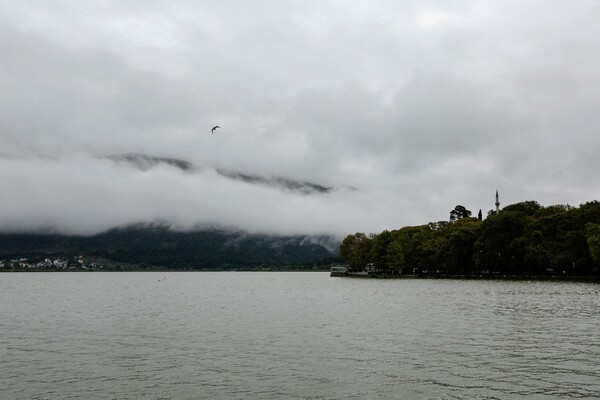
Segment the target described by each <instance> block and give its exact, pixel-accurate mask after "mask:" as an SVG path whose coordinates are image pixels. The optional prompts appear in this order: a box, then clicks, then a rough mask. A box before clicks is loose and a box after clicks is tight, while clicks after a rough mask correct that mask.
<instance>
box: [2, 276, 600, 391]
mask: <svg viewBox="0 0 600 400" xmlns="http://www.w3.org/2000/svg"><path fill="white" fill-rule="evenodd" d="M0 398H1V399H28V400H29V399H463V398H470V399H521V398H528V399H554V398H577V399H581V398H589V399H592V398H594V399H597V398H600V285H598V284H593V283H568V282H531V281H519V282H514V281H460V280H413V279H406V280H374V279H349V278H331V277H329V276H328V274H326V273H249V272H246V273H244V272H219V273H208V272H196V273H193V272H189V273H186V272H178V273H175V272H174V273H168V272H166V273H165V272H160V273H159V272H152V273H144V272H134V273H126V272H120V273H108V272H107V273H3V274H0Z"/></svg>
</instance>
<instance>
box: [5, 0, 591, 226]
mask: <svg viewBox="0 0 600 400" xmlns="http://www.w3.org/2000/svg"><path fill="white" fill-rule="evenodd" d="M0 5H1V6H2V8H3V13H2V15H0V45H1V47H2V48H3V52H2V54H1V55H0V84H1V85H2V89H3V90H2V91H1V92H0V93H1V94H0V154H2V157H0V166H1V169H0V184H1V185H2V187H3V188H6V189H3V193H9V194H8V195H7V194H3V196H2V197H1V198H0V206H1V207H0V229H2V230H7V229H30V230H33V229H56V230H61V231H76V232H88V233H89V232H96V231H99V230H102V229H108V228H110V227H113V226H117V225H122V224H128V223H135V222H148V221H154V220H167V221H170V222H172V223H173V224H176V225H177V224H179V225H180V226H181V227H182V228H189V227H192V226H196V225H202V224H213V225H223V226H232V227H239V228H243V229H247V230H249V231H261V232H264V231H269V232H281V233H290V232H291V233H305V232H311V233H335V234H336V235H343V234H344V233H346V232H353V231H380V230H382V229H385V228H388V229H390V228H395V227H399V226H404V225H409V224H420V223H425V222H428V221H433V220H439V219H447V217H448V212H449V210H450V209H452V208H453V207H454V206H455V205H456V204H464V205H465V206H467V207H468V208H471V209H473V210H478V209H479V208H482V209H483V210H484V212H485V211H487V209H491V208H493V201H494V198H493V194H494V192H495V189H496V188H498V189H499V190H500V193H501V201H502V203H503V204H508V203H510V202H516V201H523V200H538V201H540V202H541V203H542V204H553V203H571V204H573V205H577V204H579V203H581V202H584V201H588V200H593V199H597V198H598V197H600V180H599V178H597V177H595V175H594V174H593V173H592V172H591V171H595V170H597V169H598V167H600V164H599V163H600V162H599V161H598V158H597V157H596V155H595V153H594V149H595V147H597V146H596V145H597V144H598V140H599V139H598V135H597V134H598V129H599V128H600V119H599V117H598V115H600V113H598V110H597V108H598V106H597V104H600V102H599V100H600V92H598V90H597V87H598V86H599V85H598V84H599V82H598V74H597V73H596V71H598V69H599V67H600V65H599V64H600V56H598V55H597V51H596V49H597V48H598V46H599V45H600V43H599V41H600V28H598V24H597V20H598V16H599V14H600V8H599V6H598V5H597V4H596V2H593V1H581V2H577V4H576V5H573V4H571V3H568V4H567V3H566V2H554V3H552V4H549V3H548V2H544V1H532V2H525V3H524V2H519V1H508V2H506V1H502V2H500V1H493V2H487V3H485V4H483V3H474V2H453V3H443V4H441V3H439V2H433V1H431V2H430V1H426V2H403V3H398V2H392V1H385V0H378V1H374V2H355V3H352V4H346V5H344V6H343V7H342V6H340V5H339V4H337V3H336V2H329V1H325V2H323V1H309V2H287V1H283V2H281V1H270V0H262V1H257V2H252V3H248V4H246V3H240V2H238V1H214V2H213V1H205V2H195V1H174V2H169V3H168V4H166V3H164V2H158V1H149V2H135V1H134V2H126V3H124V2H117V1H114V2H111V1H107V2H102V3H89V2H83V3H82V2H79V1H66V0H65V1H59V2H57V3H53V4H52V5H50V4H46V3H43V2H41V3H40V2H36V3H27V4H26V3H19V2H17V3H15V2H8V1H2V2H0ZM216 124H218V125H220V126H222V129H221V130H219V131H218V133H217V134H215V135H211V133H210V128H211V127H212V126H213V125H216ZM129 153H139V154H147V155H152V156H155V157H158V158H162V159H174V160H185V161H186V162H189V163H190V165H193V166H194V169H193V171H191V172H188V173H182V172H181V171H179V170H178V169H177V168H173V167H172V166H169V165H166V164H160V165H156V166H153V168H151V169H149V170H146V171H140V170H136V169H134V168H130V167H129V166H127V165H125V164H122V163H114V162H111V161H110V160H107V159H105V158H103V157H105V156H107V155H111V154H113V155H114V154H129ZM167 164H168V163H167ZM217 170H221V171H235V173H236V174H238V175H237V176H247V177H255V178H256V177H259V178H261V179H262V180H263V181H264V182H267V183H269V182H270V183H273V182H275V181H273V179H275V180H276V179H277V178H285V179H287V180H289V181H291V182H305V183H306V182H308V183H311V184H314V185H317V186H319V187H323V188H329V187H333V188H342V189H339V190H337V189H334V190H331V191H324V192H323V193H325V195H317V196H312V195H311V196H298V195H297V193H294V191H287V192H286V191H285V190H284V191H282V190H274V188H273V185H270V184H267V183H265V184H261V185H250V184H248V182H247V181H246V182H245V181H244V180H243V179H241V180H240V179H238V180H236V179H231V177H229V178H228V177H226V176H223V175H220V174H219V173H217V172H216V171H217ZM269 180H270V181H269ZM284 186H285V185H284ZM315 187H316V186H315ZM347 187H356V188H358V190H354V191H352V190H346V189H343V188H347ZM323 193H322V194H323Z"/></svg>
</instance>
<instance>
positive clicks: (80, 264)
mask: <svg viewBox="0 0 600 400" xmlns="http://www.w3.org/2000/svg"><path fill="white" fill-rule="evenodd" d="M104 268H105V266H104V265H100V264H98V263H95V262H89V263H88V262H86V260H85V258H84V257H83V256H78V257H71V258H64V257H49V258H44V259H42V260H39V261H33V260H30V259H28V258H18V259H10V260H0V271H102V270H104Z"/></svg>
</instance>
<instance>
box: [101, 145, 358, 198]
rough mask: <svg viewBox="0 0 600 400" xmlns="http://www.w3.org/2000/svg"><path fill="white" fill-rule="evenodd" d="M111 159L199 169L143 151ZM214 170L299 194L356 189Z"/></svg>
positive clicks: (135, 164) (139, 165)
mask: <svg viewBox="0 0 600 400" xmlns="http://www.w3.org/2000/svg"><path fill="white" fill-rule="evenodd" d="M106 158H108V159H109V160H111V161H114V162H117V163H125V164H129V165H132V166H133V167H135V168H137V169H139V170H141V171H148V170H150V169H152V168H154V167H157V166H160V165H167V166H170V167H174V168H177V169H180V170H182V171H184V172H193V171H194V170H197V169H199V167H197V166H195V165H194V164H193V163H192V162H190V161H187V160H183V159H179V158H172V157H157V156H151V155H148V154H143V153H125V154H112V155H109V156H107V157H106ZM214 170H215V171H216V172H217V174H219V175H220V176H222V177H225V178H227V179H232V180H235V181H241V182H245V183H248V184H255V185H263V186H267V187H271V188H275V189H285V190H288V191H290V192H294V193H297V194H303V195H309V194H318V193H320V194H327V193H330V192H331V191H333V190H336V189H338V190H348V191H352V190H356V188H355V187H352V186H347V185H346V186H340V187H334V186H323V185H320V184H317V183H313V182H307V181H300V180H296V179H290V178H286V177H281V176H261V175H258V174H252V173H246V172H242V171H235V170H232V169H226V168H218V167H217V168H214Z"/></svg>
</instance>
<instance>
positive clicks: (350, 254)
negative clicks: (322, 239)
mask: <svg viewBox="0 0 600 400" xmlns="http://www.w3.org/2000/svg"><path fill="white" fill-rule="evenodd" d="M371 246H372V239H371V238H369V237H367V236H366V235H365V234H364V233H362V232H357V233H355V234H354V235H348V236H346V237H345V238H344V240H343V241H342V243H341V245H340V257H341V258H342V259H344V260H345V261H346V262H347V263H348V265H349V266H350V268H354V269H360V268H364V267H365V266H366V265H367V263H368V262H369V258H370V253H371Z"/></svg>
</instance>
